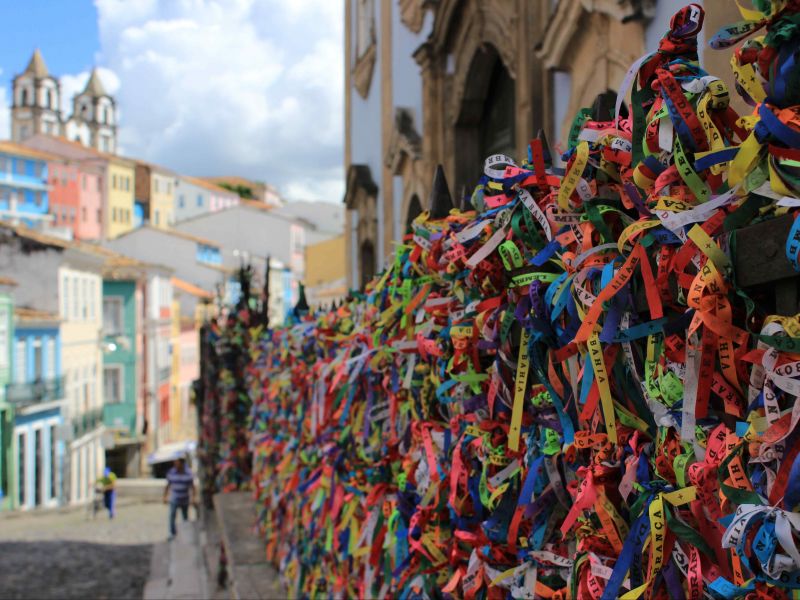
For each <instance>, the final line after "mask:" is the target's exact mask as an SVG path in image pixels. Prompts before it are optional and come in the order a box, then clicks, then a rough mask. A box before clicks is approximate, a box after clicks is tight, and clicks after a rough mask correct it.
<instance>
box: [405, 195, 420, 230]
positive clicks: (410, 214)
mask: <svg viewBox="0 0 800 600" xmlns="http://www.w3.org/2000/svg"><path fill="white" fill-rule="evenodd" d="M421 213H422V203H421V202H420V201H419V196H417V195H416V194H414V195H413V196H411V200H409V202H408V209H406V227H405V233H411V224H412V223H413V222H414V219H416V218H417V217H418V216H419V215H420V214H421Z"/></svg>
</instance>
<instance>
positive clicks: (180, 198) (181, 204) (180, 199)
mask: <svg viewBox="0 0 800 600" xmlns="http://www.w3.org/2000/svg"><path fill="white" fill-rule="evenodd" d="M185 204H186V201H185V198H184V197H183V194H181V195H180V196H178V208H183V207H184V206H185Z"/></svg>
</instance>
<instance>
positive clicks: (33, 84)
mask: <svg viewBox="0 0 800 600" xmlns="http://www.w3.org/2000/svg"><path fill="white" fill-rule="evenodd" d="M60 97H61V85H60V84H59V82H58V80H57V79H56V78H55V77H53V76H51V75H50V73H49V72H48V71H47V65H45V64H44V59H43V58H42V54H41V53H40V52H39V49H38V48H37V49H36V50H34V52H33V56H32V57H31V60H30V62H29V63H28V66H27V67H26V69H25V71H23V72H22V73H20V74H19V75H17V76H16V77H14V81H13V84H12V102H11V139H12V140H14V141H15V142H20V141H22V140H24V139H27V138H29V137H31V136H33V135H36V134H37V133H46V134H49V135H61V134H62V124H61V112H60V101H61V98H60Z"/></svg>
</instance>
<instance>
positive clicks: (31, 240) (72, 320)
mask: <svg viewBox="0 0 800 600" xmlns="http://www.w3.org/2000/svg"><path fill="white" fill-rule="evenodd" d="M103 263H104V258H103V257H102V256H99V255H97V253H95V252H93V251H91V250H89V249H85V248H83V247H82V245H81V244H79V243H77V242H70V241H66V240H62V239H59V238H54V237H51V236H47V235H43V234H41V233H39V232H36V231H33V230H30V229H27V228H24V227H13V226H11V225H7V224H0V272H2V273H4V274H8V275H9V276H11V277H13V279H14V280H15V281H17V282H18V284H19V285H18V287H17V288H16V289H15V292H14V301H15V305H16V307H17V310H19V309H20V308H26V309H30V310H32V311H36V313H35V314H37V315H42V314H49V315H56V316H57V317H58V319H59V320H60V325H59V337H60V347H61V360H60V370H59V369H57V368H56V369H55V371H54V372H55V373H56V375H55V376H56V377H58V376H60V375H61V374H63V376H64V382H63V393H64V398H65V402H64V404H63V407H62V412H61V415H62V418H63V419H64V421H65V427H64V431H63V435H62V439H64V440H65V441H66V442H67V447H66V448H65V461H64V462H65V475H64V480H65V482H66V486H65V487H67V488H68V490H67V495H66V498H68V499H69V501H71V502H85V501H87V500H89V499H90V498H91V497H92V489H93V487H92V486H93V482H94V480H95V479H96V478H97V477H98V475H99V473H100V472H101V471H102V467H103V465H104V463H105V457H104V452H103V447H102V436H103V431H104V430H103V420H102V419H103V398H102V390H101V379H100V377H101V369H102V358H101V356H102V348H103V346H102V338H101V328H102V312H101V308H102V268H103ZM33 347H34V348H35V345H34V346H33ZM26 348H27V346H26ZM26 352H28V350H27V349H26ZM46 355H47V350H46V349H44V350H43V351H42V359H44V357H45V356H46ZM33 364H34V371H33V372H34V373H35V372H36V368H37V367H36V366H35V365H36V359H34V363H33ZM56 364H59V363H56ZM27 368H28V367H26V369H27ZM42 368H43V369H44V368H45V367H42ZM29 372H30V371H29ZM46 372H47V373H50V372H51V370H50V369H49V367H47V371H46ZM45 378H46V377H44V378H43V379H45ZM26 443H27V442H26Z"/></svg>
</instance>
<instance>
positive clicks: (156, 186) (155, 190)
mask: <svg viewBox="0 0 800 600" xmlns="http://www.w3.org/2000/svg"><path fill="white" fill-rule="evenodd" d="M153 191H154V192H155V193H156V194H157V193H158V179H156V178H155V177H153Z"/></svg>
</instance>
